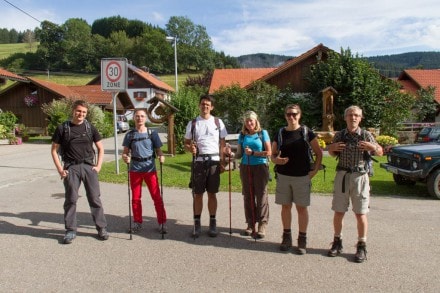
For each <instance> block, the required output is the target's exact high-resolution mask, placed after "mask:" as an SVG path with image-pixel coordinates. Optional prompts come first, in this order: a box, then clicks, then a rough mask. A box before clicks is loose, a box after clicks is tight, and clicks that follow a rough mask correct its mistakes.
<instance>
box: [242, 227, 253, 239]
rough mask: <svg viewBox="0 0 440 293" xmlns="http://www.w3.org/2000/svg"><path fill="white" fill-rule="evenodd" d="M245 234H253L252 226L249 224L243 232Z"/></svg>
mask: <svg viewBox="0 0 440 293" xmlns="http://www.w3.org/2000/svg"><path fill="white" fill-rule="evenodd" d="M242 235H243V236H251V235H252V227H251V225H248V226H247V228H246V229H245V230H244V231H243V232H242Z"/></svg>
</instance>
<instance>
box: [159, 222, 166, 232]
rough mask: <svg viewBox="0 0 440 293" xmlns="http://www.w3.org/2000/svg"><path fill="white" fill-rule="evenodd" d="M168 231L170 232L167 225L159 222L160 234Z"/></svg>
mask: <svg viewBox="0 0 440 293" xmlns="http://www.w3.org/2000/svg"><path fill="white" fill-rule="evenodd" d="M167 233H168V229H167V225H165V223H163V224H159V234H167Z"/></svg>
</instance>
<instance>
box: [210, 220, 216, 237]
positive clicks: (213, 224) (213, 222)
mask: <svg viewBox="0 0 440 293" xmlns="http://www.w3.org/2000/svg"><path fill="white" fill-rule="evenodd" d="M208 235H209V237H217V221H216V219H210V220H209V230H208Z"/></svg>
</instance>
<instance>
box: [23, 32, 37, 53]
mask: <svg viewBox="0 0 440 293" xmlns="http://www.w3.org/2000/svg"><path fill="white" fill-rule="evenodd" d="M23 43H26V44H28V45H29V51H32V48H33V46H34V43H35V33H34V32H33V31H31V30H29V29H28V30H26V31H25V32H24V33H23Z"/></svg>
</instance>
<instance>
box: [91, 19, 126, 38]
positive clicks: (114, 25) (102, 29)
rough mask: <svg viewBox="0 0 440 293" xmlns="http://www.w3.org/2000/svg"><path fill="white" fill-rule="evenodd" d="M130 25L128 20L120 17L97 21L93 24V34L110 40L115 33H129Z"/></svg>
mask: <svg viewBox="0 0 440 293" xmlns="http://www.w3.org/2000/svg"><path fill="white" fill-rule="evenodd" d="M128 23H129V21H128V19H126V18H124V17H121V16H119V15H118V16H112V17H105V18H101V19H97V20H95V21H94V22H93V24H92V34H98V35H101V36H103V37H104V38H109V37H110V35H111V34H112V33H114V32H119V31H123V32H126V33H127V28H128Z"/></svg>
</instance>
